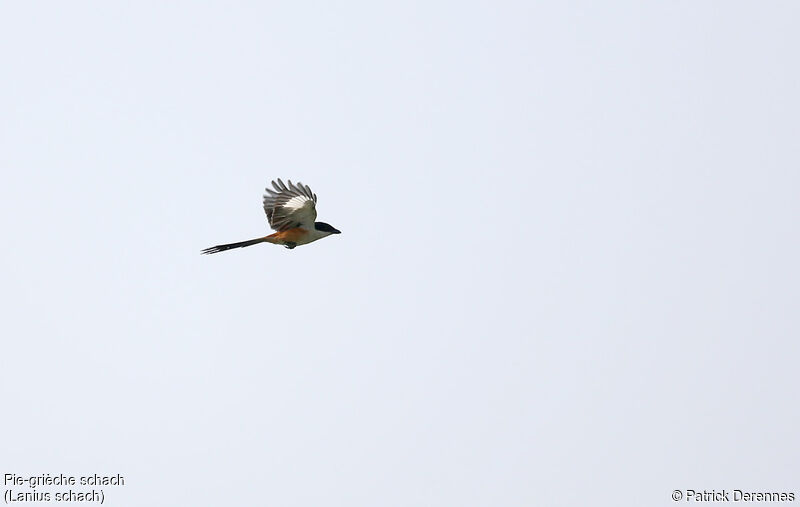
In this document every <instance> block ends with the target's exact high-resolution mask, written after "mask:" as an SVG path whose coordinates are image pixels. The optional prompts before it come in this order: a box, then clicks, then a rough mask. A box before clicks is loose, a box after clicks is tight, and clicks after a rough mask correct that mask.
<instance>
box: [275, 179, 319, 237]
mask: <svg viewBox="0 0 800 507" xmlns="http://www.w3.org/2000/svg"><path fill="white" fill-rule="evenodd" d="M288 182H289V184H288V185H285V184H284V183H283V182H282V181H281V179H280V178H278V182H277V183H275V182H274V181H273V182H272V186H273V187H274V188H275V190H270V189H269V188H267V189H265V190H266V191H267V193H266V194H264V211H265V212H266V213H267V220H269V226H270V227H272V228H273V229H275V230H276V231H285V230H287V229H292V228H294V227H301V226H302V227H305V228H308V229H313V228H314V220H316V219H317V208H316V204H317V196H316V195H315V194H314V193H313V192H312V191H311V189H310V188H309V187H308V185H303V184H302V183H300V182H299V181H298V182H297V184H296V185H295V184H294V183H292V180H288Z"/></svg>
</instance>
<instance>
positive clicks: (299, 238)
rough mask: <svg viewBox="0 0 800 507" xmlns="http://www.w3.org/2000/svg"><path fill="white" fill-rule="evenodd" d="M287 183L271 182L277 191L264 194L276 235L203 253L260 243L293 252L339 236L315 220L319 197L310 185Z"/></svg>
mask: <svg viewBox="0 0 800 507" xmlns="http://www.w3.org/2000/svg"><path fill="white" fill-rule="evenodd" d="M288 181H289V184H288V185H286V184H284V183H283V182H282V181H281V179H280V178H278V182H277V183H275V181H273V182H272V186H273V187H274V188H275V190H271V189H269V188H267V189H266V191H267V193H266V194H264V211H265V212H266V213H267V220H268V221H269V226H270V227H272V228H273V229H274V230H276V231H277V232H276V233H274V234H270V235H269V236H264V237H263V238H256V239H251V240H249V241H242V242H239V243H228V244H227V245H217V246H212V247H211V248H206V249H205V250H203V252H202V253H204V254H213V253H217V252H224V251H225V250H230V249H231V248H241V247H245V246H250V245H255V244H258V243H273V244H275V245H283V246H285V247H286V248H290V249H291V248H294V247H296V246H300V245H306V244H308V243H311V242H312V241H316V240H318V239H322V238H324V237H326V236H330V235H331V234H340V233H341V231H339V230H337V229H336V228H334V227H333V226H331V225H328V224H326V223H325V222H315V221H314V220H316V219H317V207H316V205H317V194H315V193H314V192H312V191H311V189H310V188H309V187H308V185H303V184H302V183H300V182H299V181H298V182H297V184H296V185H295V184H294V183H292V180H288Z"/></svg>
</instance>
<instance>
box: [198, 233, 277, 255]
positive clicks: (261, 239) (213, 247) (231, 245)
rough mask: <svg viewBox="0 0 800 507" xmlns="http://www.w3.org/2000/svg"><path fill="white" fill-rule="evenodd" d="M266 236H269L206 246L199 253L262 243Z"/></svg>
mask: <svg viewBox="0 0 800 507" xmlns="http://www.w3.org/2000/svg"><path fill="white" fill-rule="evenodd" d="M268 237H269V236H266V237H263V238H256V239H251V240H248V241H241V242H239V243H228V244H227V245H217V246H212V247H211V248H206V249H205V250H203V251H202V252H201V253H204V254H213V253H217V252H224V251H225V250H230V249H231V248H242V247H245V246H250V245H256V244H258V243H263V242H265V241H268V240H267V238H268Z"/></svg>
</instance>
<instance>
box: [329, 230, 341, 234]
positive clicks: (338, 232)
mask: <svg viewBox="0 0 800 507" xmlns="http://www.w3.org/2000/svg"><path fill="white" fill-rule="evenodd" d="M341 233H342V231H340V230H339V229H334V230H333V231H332V232H331V234H341Z"/></svg>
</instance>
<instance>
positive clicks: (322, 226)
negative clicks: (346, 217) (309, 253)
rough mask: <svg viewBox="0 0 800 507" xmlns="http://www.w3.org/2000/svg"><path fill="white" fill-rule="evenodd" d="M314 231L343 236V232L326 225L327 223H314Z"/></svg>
mask: <svg viewBox="0 0 800 507" xmlns="http://www.w3.org/2000/svg"><path fill="white" fill-rule="evenodd" d="M314 229H316V230H318V231H322V232H328V233H330V234H341V233H342V231H340V230H339V229H337V228H335V227H334V226H332V225H330V224H326V223H325V222H314Z"/></svg>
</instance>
